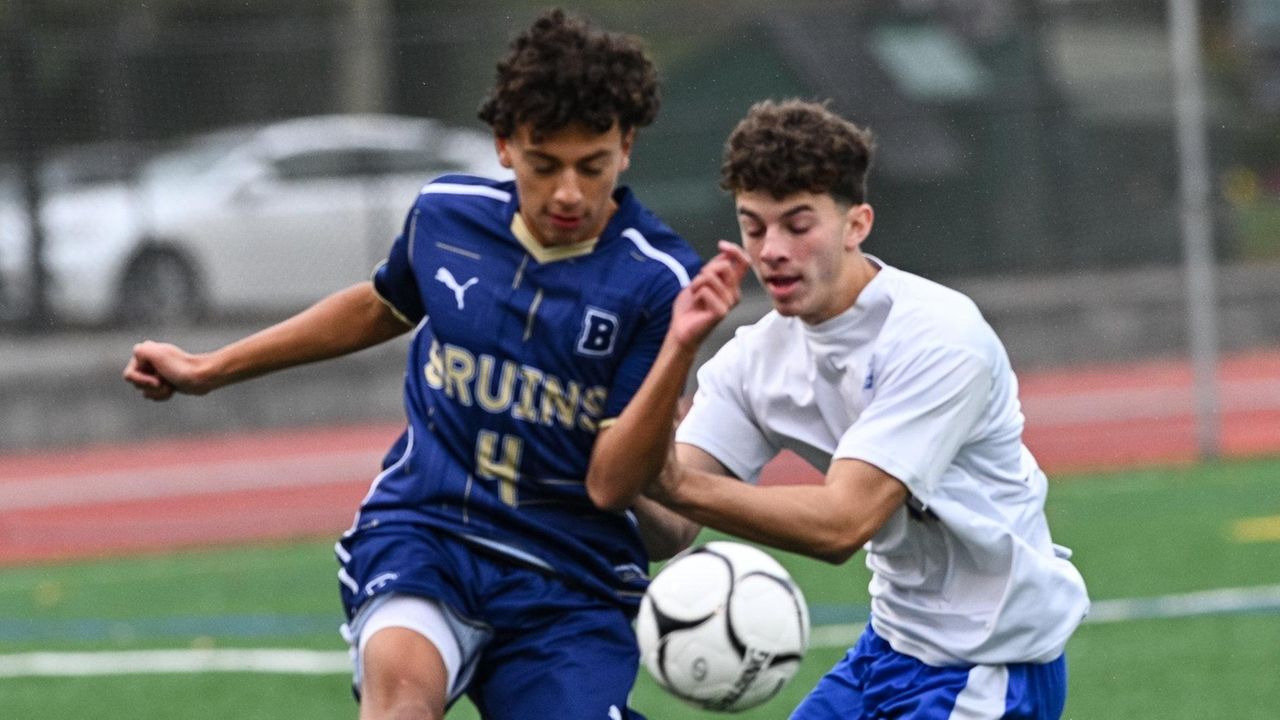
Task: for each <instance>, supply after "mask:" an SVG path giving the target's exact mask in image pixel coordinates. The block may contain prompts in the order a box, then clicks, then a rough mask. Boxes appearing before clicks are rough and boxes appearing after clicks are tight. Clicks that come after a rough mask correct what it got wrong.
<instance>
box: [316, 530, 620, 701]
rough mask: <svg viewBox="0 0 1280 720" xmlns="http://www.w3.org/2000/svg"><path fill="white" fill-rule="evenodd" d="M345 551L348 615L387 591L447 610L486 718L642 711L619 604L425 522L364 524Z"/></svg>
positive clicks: (467, 682)
mask: <svg viewBox="0 0 1280 720" xmlns="http://www.w3.org/2000/svg"><path fill="white" fill-rule="evenodd" d="M338 557H339V560H340V561H341V562H342V571H341V572H340V573H339V578H340V579H341V583H340V587H341V591H342V603H343V606H344V608H345V610H346V613H347V619H348V620H349V621H350V620H352V619H353V618H355V617H356V613H357V612H358V611H359V610H360V608H361V607H362V606H364V605H365V604H366V603H367V602H369V601H370V600H371V599H373V598H374V597H378V596H382V595H384V594H387V593H401V594H406V595H416V596H420V597H425V598H430V599H432V600H435V601H437V602H439V603H441V604H442V605H443V606H444V607H445V608H446V609H447V610H448V613H447V614H448V615H449V616H451V617H450V618H449V619H450V623H451V625H452V626H453V627H454V628H455V634H457V635H459V638H458V639H459V644H460V645H461V646H462V648H463V653H464V657H463V660H462V662H463V666H464V670H463V672H462V673H461V674H460V676H459V682H460V684H461V685H462V687H460V688H459V690H460V691H464V692H465V694H466V695H467V696H468V697H469V698H471V701H472V702H473V703H475V705H476V708H477V709H478V710H479V711H480V713H481V715H483V716H484V717H485V718H493V719H494V720H544V719H545V718H551V717H562V718H601V720H607V719H608V718H613V719H614V720H620V719H621V718H637V719H639V720H643V716H642V715H640V714H639V713H637V712H635V711H634V710H629V709H628V708H627V697H628V695H629V694H630V692H631V686H632V684H633V683H634V682H635V678H636V670H637V668H638V667H639V662H640V653H639V650H638V649H637V647H636V638H635V633H634V631H633V630H632V628H631V617H630V616H629V615H628V614H627V612H626V611H624V610H623V609H622V608H621V607H619V606H616V605H613V604H610V603H609V602H608V601H607V600H605V599H603V598H600V597H598V596H596V595H593V594H591V593H589V592H587V591H584V590H581V589H578V588H576V587H571V586H569V585H566V584H565V583H564V582H562V580H561V579H560V578H558V577H557V576H555V575H552V574H550V573H549V572H547V571H546V570H541V569H537V568H532V567H527V566H524V565H521V564H519V563H517V562H515V561H512V560H508V559H507V558H505V557H502V556H499V555H496V554H492V553H491V552H488V551H484V550H480V549H477V548H476V547H474V546H472V545H469V544H467V543H466V542H464V541H462V540H460V539H458V538H456V537H454V536H452V535H449V534H447V533H440V532H436V531H433V530H431V529H430V528H426V527H421V526H414V525H390V524H384V525H381V526H379V527H377V528H373V529H368V530H361V531H359V532H357V533H356V534H355V535H353V536H351V537H346V538H343V539H342V541H341V542H340V543H339V548H338ZM459 694H461V692H459Z"/></svg>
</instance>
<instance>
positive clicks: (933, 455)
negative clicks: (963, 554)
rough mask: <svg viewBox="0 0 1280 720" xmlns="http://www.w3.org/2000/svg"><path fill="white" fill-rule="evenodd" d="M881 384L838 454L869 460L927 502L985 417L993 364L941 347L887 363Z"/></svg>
mask: <svg viewBox="0 0 1280 720" xmlns="http://www.w3.org/2000/svg"><path fill="white" fill-rule="evenodd" d="M877 385H878V387H877V388H876V391H875V396H874V397H873V398H872V400H871V402H870V403H869V404H868V405H867V407H866V409H865V410H863V411H862V414H861V415H859V417H858V419H857V421H856V422H855V423H854V424H853V426H852V427H850V428H849V429H848V430H847V431H846V432H845V433H844V435H843V436H842V437H841V438H840V442H839V443H838V445H837V447H836V452H835V453H833V455H832V458H833V459H837V458H852V459H857V460H863V461H866V462H869V463H871V464H872V465H875V466H876V467H878V468H880V469H881V470H884V471H885V472H887V473H889V474H890V475H892V476H894V477H895V478H897V479H898V480H900V481H902V483H903V484H904V485H906V486H907V488H908V489H909V490H910V491H911V494H912V495H915V496H916V497H917V498H918V499H919V500H920V501H921V502H924V503H925V504H928V503H929V500H930V498H931V497H932V495H933V493H934V491H936V490H937V486H938V481H939V479H940V478H941V477H942V474H943V473H944V472H945V471H946V469H947V467H948V466H949V465H950V464H951V462H952V460H953V459H954V458H955V456H956V453H957V452H958V451H959V449H960V447H961V446H962V445H964V443H965V442H966V441H967V440H968V439H969V438H970V437H971V436H972V434H973V432H974V429H975V427H976V425H977V422H978V420H979V418H981V417H982V414H983V411H984V409H985V407H986V404H987V401H988V398H989V396H990V393H991V387H992V380H991V369H990V367H989V366H988V363H987V362H985V361H984V360H983V359H982V357H981V356H980V355H979V354H977V353H975V352H973V351H972V350H968V349H956V348H949V347H945V346H937V347H932V348H929V349H928V350H925V351H924V352H920V353H916V354H914V355H912V356H910V357H907V358H905V359H903V360H902V361H901V362H898V363H889V364H887V365H886V366H885V368H884V370H883V371H882V372H881V377H880V379H879V380H878V381H877Z"/></svg>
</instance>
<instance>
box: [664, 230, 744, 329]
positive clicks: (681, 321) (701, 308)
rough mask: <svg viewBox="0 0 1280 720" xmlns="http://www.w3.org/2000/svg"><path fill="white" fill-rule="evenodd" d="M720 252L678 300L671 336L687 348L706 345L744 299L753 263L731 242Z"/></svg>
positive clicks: (720, 245) (723, 243)
mask: <svg viewBox="0 0 1280 720" xmlns="http://www.w3.org/2000/svg"><path fill="white" fill-rule="evenodd" d="M719 248H720V252H719V254H717V255H716V256H715V257H714V258H712V259H711V261H710V262H708V263H707V264H706V265H704V266H703V268H702V271H701V272H699V273H698V275H697V277H695V278H694V279H693V281H692V282H690V283H689V286H688V287H686V288H685V289H684V290H682V291H681V292H680V294H679V295H677V296H676V301H675V305H674V307H673V308H672V314H671V330H670V333H671V336H672V338H673V339H675V340H676V342H679V343H680V344H681V345H684V346H686V347H697V346H698V345H700V344H702V341H703V340H705V339H706V337H707V335H709V334H710V333H711V330H712V329H714V328H715V326H716V325H717V324H719V322H720V321H721V320H723V319H724V318H725V316H726V315H728V314H729V311H730V310H732V309H733V308H734V306H736V305H737V304H738V300H740V299H741V297H742V279H743V278H744V277H746V274H747V270H748V269H750V267H751V261H750V260H749V259H748V258H747V253H746V252H745V251H743V249H742V248H741V247H739V246H737V245H735V244H733V243H731V242H726V241H724V240H721V241H720V244H719Z"/></svg>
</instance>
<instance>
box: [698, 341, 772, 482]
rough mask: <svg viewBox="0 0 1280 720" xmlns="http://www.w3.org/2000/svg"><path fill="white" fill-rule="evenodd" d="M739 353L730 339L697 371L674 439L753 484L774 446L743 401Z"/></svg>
mask: <svg viewBox="0 0 1280 720" xmlns="http://www.w3.org/2000/svg"><path fill="white" fill-rule="evenodd" d="M743 352H744V350H743V344H742V343H740V342H737V341H733V340H731V341H730V342H728V343H726V344H725V345H724V347H722V348H721V349H720V351H719V352H717V353H716V354H715V357H713V358H711V359H710V360H709V361H707V363H706V364H705V365H703V366H702V368H701V369H699V370H698V390H697V392H696V393H694V396H693V406H692V407H691V408H689V413H688V414H687V415H685V417H684V419H683V420H682V421H680V426H679V427H678V428H676V442H680V443H685V444H688V445H693V446H695V447H698V448H700V449H702V450H704V451H705V452H707V453H708V454H709V455H711V456H712V457H714V458H715V459H716V460H718V461H719V462H720V464H721V465H724V466H725V467H726V468H728V469H729V472H731V473H733V474H734V475H735V476H736V477H738V478H740V479H742V480H746V481H748V482H752V483H754V482H756V481H757V480H759V477H760V470H761V468H763V467H764V465H765V463H767V462H769V460H771V459H773V456H774V455H777V454H778V448H777V447H774V446H773V444H772V443H770V442H769V440H768V438H767V437H765V435H764V433H763V432H762V431H761V430H760V426H759V425H757V424H756V421H755V419H754V414H753V413H752V411H751V407H750V405H749V404H748V403H747V396H746V393H745V392H744V389H745V387H746V379H745V377H744V374H743V373H744V368H743V364H742V362H741V361H742V359H743V358H742V353H743Z"/></svg>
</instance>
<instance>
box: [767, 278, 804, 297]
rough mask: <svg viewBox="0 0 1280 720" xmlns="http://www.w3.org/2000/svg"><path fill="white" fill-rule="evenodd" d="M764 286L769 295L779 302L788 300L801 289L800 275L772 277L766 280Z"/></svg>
mask: <svg viewBox="0 0 1280 720" xmlns="http://www.w3.org/2000/svg"><path fill="white" fill-rule="evenodd" d="M764 286H765V288H767V289H768V290H769V294H770V295H772V296H773V297H774V298H776V299H778V300H786V299H788V298H790V297H791V296H792V295H794V294H795V293H796V292H797V291H798V290H797V288H799V287H800V276H799V275H770V276H768V277H766V278H764Z"/></svg>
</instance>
